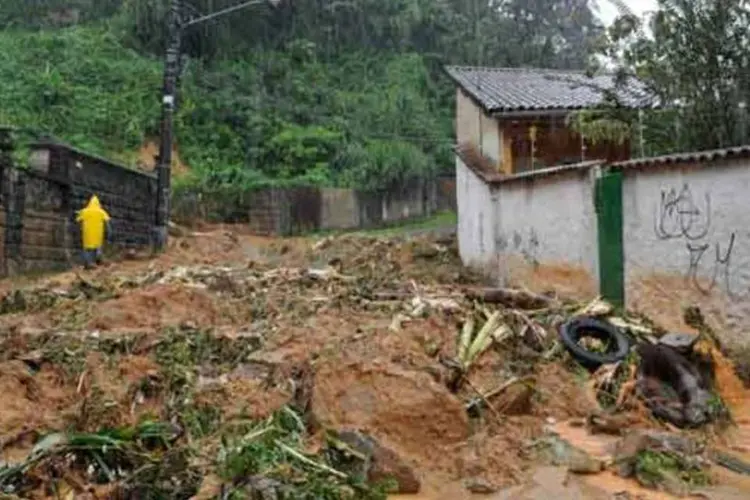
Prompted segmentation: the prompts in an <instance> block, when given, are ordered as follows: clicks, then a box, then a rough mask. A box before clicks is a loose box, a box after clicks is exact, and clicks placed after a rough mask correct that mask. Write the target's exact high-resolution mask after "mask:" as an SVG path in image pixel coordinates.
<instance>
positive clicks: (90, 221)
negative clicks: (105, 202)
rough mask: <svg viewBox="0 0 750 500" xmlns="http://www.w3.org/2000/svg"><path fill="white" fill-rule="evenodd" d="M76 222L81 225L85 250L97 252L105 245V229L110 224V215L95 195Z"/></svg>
mask: <svg viewBox="0 0 750 500" xmlns="http://www.w3.org/2000/svg"><path fill="white" fill-rule="evenodd" d="M76 222H78V223H79V224H81V239H82V243H83V249H84V250H96V249H97V248H100V247H101V246H102V245H103V244H104V228H105V226H106V225H107V223H108V222H109V214H108V213H107V212H106V211H105V210H104V209H103V208H102V206H101V204H99V198H98V197H97V196H96V195H94V196H92V197H91V199H90V200H89V203H88V205H86V208H84V209H83V210H80V211H79V212H78V216H77V217H76Z"/></svg>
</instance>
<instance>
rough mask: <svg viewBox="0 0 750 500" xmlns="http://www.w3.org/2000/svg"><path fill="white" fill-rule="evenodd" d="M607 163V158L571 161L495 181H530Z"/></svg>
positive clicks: (497, 182) (499, 182) (507, 182)
mask: <svg viewBox="0 0 750 500" xmlns="http://www.w3.org/2000/svg"><path fill="white" fill-rule="evenodd" d="M606 163H607V162H606V161H605V160H587V161H582V162H578V163H571V164H568V165H557V166H553V167H547V168H542V169H539V170H531V171H528V172H520V173H518V174H513V175H505V176H503V177H502V178H501V179H499V180H497V181H495V182H494V184H496V185H497V184H509V183H511V182H515V181H529V180H536V179H540V178H547V177H552V176H554V175H558V174H563V173H567V172H574V171H580V170H589V169H591V168H594V167H599V166H602V165H605V164H606Z"/></svg>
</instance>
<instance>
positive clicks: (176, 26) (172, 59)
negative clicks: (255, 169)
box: [154, 0, 182, 250]
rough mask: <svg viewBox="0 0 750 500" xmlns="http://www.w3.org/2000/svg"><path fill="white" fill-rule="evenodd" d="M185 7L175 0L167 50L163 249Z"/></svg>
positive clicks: (159, 219)
mask: <svg viewBox="0 0 750 500" xmlns="http://www.w3.org/2000/svg"><path fill="white" fill-rule="evenodd" d="M181 15H182V4H181V1H180V0H171V2H170V5H169V18H168V29H167V48H166V52H165V54H164V87H163V89H162V98H161V141H160V144H159V158H158V166H157V169H156V184H157V192H156V228H155V232H156V235H155V240H156V241H155V242H154V243H155V247H156V249H157V250H163V249H164V248H165V247H166V245H167V235H168V232H169V227H168V226H169V203H170V194H171V184H172V181H171V174H172V138H173V136H174V131H173V125H174V109H175V103H176V101H177V74H178V72H179V67H180V45H181V41H182V40H181V38H182V26H181V24H182V19H181Z"/></svg>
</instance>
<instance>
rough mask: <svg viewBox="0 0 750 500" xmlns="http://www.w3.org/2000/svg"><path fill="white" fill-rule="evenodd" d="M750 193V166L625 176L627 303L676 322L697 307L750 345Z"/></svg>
mask: <svg viewBox="0 0 750 500" xmlns="http://www.w3.org/2000/svg"><path fill="white" fill-rule="evenodd" d="M749 191H750V161H748V160H729V161H723V162H717V163H713V164H703V165H693V166H690V165H684V166H677V167H675V166H671V167H664V166H662V167H650V168H640V169H633V170H630V171H629V170H627V169H626V170H625V178H624V182H623V216H624V221H623V237H624V251H625V273H626V285H627V288H626V300H627V301H628V304H629V305H631V306H633V307H637V308H639V309H646V310H649V309H652V308H653V309H655V310H654V311H653V313H654V314H664V310H665V309H667V310H668V311H669V316H670V317H671V318H675V317H679V316H680V314H681V308H682V307H684V306H686V305H690V304H697V305H699V306H701V307H702V309H703V312H704V313H706V314H707V315H708V316H711V319H712V320H713V322H714V325H715V326H716V327H718V328H725V329H727V330H730V332H727V333H728V334H729V336H732V335H743V333H742V332H746V333H744V335H745V336H748V340H750V303H748V298H750V209H749V207H748V194H747V193H748V192H749ZM657 304H659V305H657ZM669 322H670V323H672V325H673V326H672V327H673V328H679V327H680V325H679V321H678V318H675V319H672V320H670V321H669Z"/></svg>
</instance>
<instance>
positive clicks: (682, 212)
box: [654, 183, 737, 297]
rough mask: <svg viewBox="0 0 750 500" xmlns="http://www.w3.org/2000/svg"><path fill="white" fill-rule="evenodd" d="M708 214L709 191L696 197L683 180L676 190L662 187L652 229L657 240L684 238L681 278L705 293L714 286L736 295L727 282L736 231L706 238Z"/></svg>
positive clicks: (709, 219)
mask: <svg viewBox="0 0 750 500" xmlns="http://www.w3.org/2000/svg"><path fill="white" fill-rule="evenodd" d="M711 215H712V212H711V195H710V193H705V194H704V195H703V197H702V198H701V197H698V198H696V197H695V196H694V195H693V192H692V190H691V189H690V186H688V184H687V183H686V184H683V186H682V188H681V189H680V190H677V189H675V188H670V189H668V190H664V189H663V190H662V191H661V197H660V202H659V208H658V210H657V215H656V218H655V220H654V232H655V233H656V237H657V238H658V239H660V240H682V241H684V243H685V251H686V254H685V256H686V258H687V262H688V265H687V272H686V274H685V278H686V279H687V280H688V281H689V283H691V284H692V286H694V287H695V288H696V289H698V290H699V291H700V292H702V293H705V294H708V293H710V292H711V291H713V290H714V289H716V288H717V287H718V288H719V289H721V290H722V291H724V292H725V293H727V294H728V295H729V296H730V297H736V296H737V290H733V287H732V283H731V278H732V252H733V251H734V248H735V242H736V233H734V232H732V233H730V235H729V237H728V239H727V241H718V240H715V239H712V238H710V237H709V234H710V232H711Z"/></svg>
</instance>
